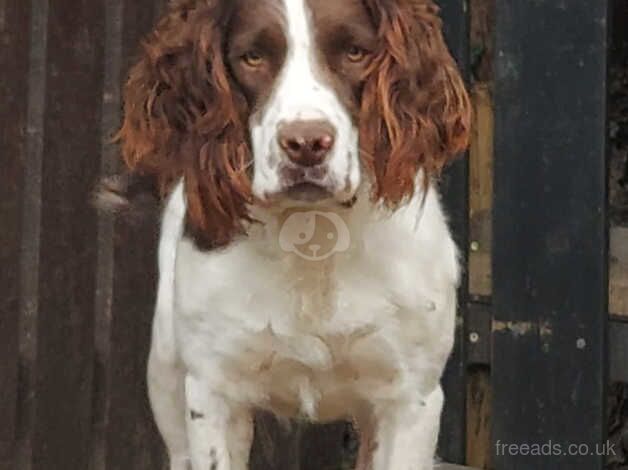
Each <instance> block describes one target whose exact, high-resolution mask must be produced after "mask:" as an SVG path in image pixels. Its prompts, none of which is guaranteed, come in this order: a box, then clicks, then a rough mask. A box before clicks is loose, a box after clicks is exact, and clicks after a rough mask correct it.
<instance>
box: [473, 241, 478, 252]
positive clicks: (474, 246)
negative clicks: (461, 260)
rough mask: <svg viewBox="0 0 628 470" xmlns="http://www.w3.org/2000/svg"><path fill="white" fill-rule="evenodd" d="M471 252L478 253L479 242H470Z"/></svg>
mask: <svg viewBox="0 0 628 470" xmlns="http://www.w3.org/2000/svg"><path fill="white" fill-rule="evenodd" d="M471 251H474V252H475V251H480V242H478V241H472V242H471Z"/></svg>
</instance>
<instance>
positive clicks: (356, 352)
mask: <svg viewBox="0 0 628 470" xmlns="http://www.w3.org/2000/svg"><path fill="white" fill-rule="evenodd" d="M438 13H439V11H438V8H437V6H436V5H435V4H434V3H433V2H432V1H431V0H342V1H340V0H172V1H171V3H170V5H169V6H168V10H167V12H166V14H165V16H164V17H163V18H162V19H161V20H160V22H159V23H158V24H157V26H156V27H155V29H154V31H153V32H152V33H151V34H150V35H148V36H147V37H146V39H145V40H144V42H143V47H142V52H141V55H140V57H139V59H138V62H137V63H136V65H135V66H134V67H133V68H132V70H131V72H130V76H129V79H128V82H127V84H126V87H125V91H124V99H125V105H124V120H123V124H122V127H121V130H120V132H119V141H120V143H121V148H122V154H123V158H124V161H125V162H126V165H127V166H128V169H129V171H130V172H131V174H132V175H137V176H138V177H141V178H144V179H148V180H150V181H151V182H152V184H153V185H154V187H155V188H156V190H157V191H158V193H159V195H160V197H161V198H162V201H163V203H162V207H161V220H162V222H161V232H160V234H161V235H160V242H159V253H158V257H159V259H158V264H159V272H160V277H159V285H158V295H157V305H156V311H155V317H154V324H153V336H152V346H151V352H150V358H149V365H148V385H149V395H150V401H151V405H152V409H153V412H154V416H155V420H156V422H157V425H158V427H159V430H160V432H161V434H162V436H163V438H164V440H165V443H166V445H167V448H168V452H169V456H170V465H171V467H170V468H171V469H172V470H184V469H188V468H191V469H192V470H245V469H246V468H248V460H249V452H250V446H251V441H252V438H253V425H252V422H253V418H252V414H253V411H254V410H258V409H261V410H266V411H270V412H272V413H274V414H275V415H276V416H278V417H280V418H295V417H299V418H306V419H310V420H312V421H320V422H326V421H331V420H338V419H348V420H353V421H354V422H355V423H356V425H357V428H358V429H359V430H360V432H361V433H362V438H363V441H364V442H366V441H368V442H369V443H370V444H369V445H368V449H367V450H366V451H363V452H361V463H360V465H361V466H362V468H368V469H372V470H428V469H432V468H433V459H434V454H435V447H436V441H437V435H438V429H439V419H440V413H441V408H442V405H443V393H442V390H441V388H440V384H439V382H440V378H441V375H442V372H443V368H444V366H445V363H446V361H447V358H448V355H449V354H450V351H451V348H452V344H453V338H454V329H455V311H456V307H457V299H456V290H457V287H458V284H459V266H458V259H457V249H456V246H455V244H454V242H453V241H452V237H451V234H450V231H449V228H448V225H447V222H446V218H445V215H444V213H443V209H442V208H441V204H440V201H439V195H438V190H437V185H436V183H435V181H436V178H437V176H438V174H439V172H440V170H441V169H442V168H443V166H444V165H445V164H446V163H447V162H448V161H450V160H451V159H452V158H454V157H455V156H456V155H457V154H459V153H461V152H463V151H464V150H465V148H466V147H467V144H468V137H469V127H470V104H469V97H468V95H467V92H466V90H465V86H464V82H463V79H462V78H461V76H460V73H459V71H458V70H457V67H456V64H455V62H454V60H453V59H452V57H451V55H450V53H449V51H448V49H447V47H446V45H445V42H444V40H443V35H442V31H441V26H442V25H441V20H440V19H439V15H438ZM364 447H366V445H364V446H363V448H364Z"/></svg>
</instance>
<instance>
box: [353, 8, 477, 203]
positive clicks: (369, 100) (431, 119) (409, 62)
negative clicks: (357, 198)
mask: <svg viewBox="0 0 628 470" xmlns="http://www.w3.org/2000/svg"><path fill="white" fill-rule="evenodd" d="M366 2H367V4H368V6H369V8H370V9H371V12H372V15H373V18H374V20H375V21H376V23H377V25H378V28H379V29H378V34H379V38H380V44H382V47H381V49H380V50H379V51H378V52H377V53H376V54H375V55H374V57H373V61H372V63H371V65H370V68H369V71H368V74H367V81H366V84H365V87H364V94H363V100H362V119H361V130H360V139H361V148H362V150H363V154H364V161H365V163H366V167H367V169H368V170H369V171H370V173H371V176H372V179H373V184H374V194H373V196H374V198H375V199H376V200H378V201H382V202H384V203H385V204H386V205H387V206H389V207H395V206H397V205H398V204H399V203H401V202H403V201H404V200H406V199H407V198H408V197H411V196H412V194H413V193H414V190H415V182H416V175H417V172H418V171H419V170H420V169H423V170H424V171H425V173H426V177H427V178H429V177H430V176H432V175H434V174H438V173H439V172H440V170H441V169H442V168H443V166H444V165H445V164H446V163H447V162H448V161H449V160H451V159H452V158H453V157H454V156H456V155H457V154H459V153H460V152H462V151H463V150H465V148H466V147H467V145H468V139H469V132H470V125H471V106H470V100H469V96H468V94H467V91H466V89H465V85H464V81H463V79H462V77H461V75H460V73H459V71H458V68H457V66H456V63H455V61H454V60H453V58H452V57H451V54H450V53H449V50H448V48H447V46H446V44H445V41H444V39H443V34H442V22H441V20H440V18H439V16H438V13H439V9H438V7H437V6H436V5H435V4H434V3H433V2H432V0H366ZM428 181H429V180H428V179H426V180H425V182H426V183H427V182H428Z"/></svg>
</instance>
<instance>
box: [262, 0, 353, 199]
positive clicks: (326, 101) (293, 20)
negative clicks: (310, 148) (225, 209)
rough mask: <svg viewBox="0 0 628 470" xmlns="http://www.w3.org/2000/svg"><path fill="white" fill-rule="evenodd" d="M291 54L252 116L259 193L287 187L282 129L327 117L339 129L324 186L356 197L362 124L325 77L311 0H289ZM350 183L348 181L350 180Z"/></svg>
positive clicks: (338, 195)
mask: <svg viewBox="0 0 628 470" xmlns="http://www.w3.org/2000/svg"><path fill="white" fill-rule="evenodd" d="M284 8H285V16H286V19H287V31H286V35H287V38H288V55H287V58H286V63H285V64H284V67H283V70H282V71H281V73H280V76H279V78H278V81H277V85H276V86H275V89H274V92H273V94H272V96H271V97H270V99H269V100H268V102H267V103H266V105H265V106H264V107H263V109H262V110H260V111H259V112H258V113H256V114H254V115H253V116H252V117H251V123H250V127H251V140H252V145H253V155H254V159H255V165H254V167H255V169H254V177H253V193H254V194H255V196H257V197H258V198H260V199H265V198H266V197H268V196H269V195H272V194H275V193H277V192H279V191H281V190H282V189H283V188H282V187H281V183H280V179H279V175H278V167H279V166H280V164H281V163H282V160H284V158H283V157H282V152H281V149H280V148H279V144H278V142H277V130H278V129H279V126H280V125H282V124H284V123H289V122H292V121H298V120H324V121H327V122H329V123H330V124H331V125H332V126H333V127H334V128H335V130H336V143H335V146H334V148H333V149H332V151H331V154H330V156H329V157H328V165H329V171H328V173H327V175H326V177H325V180H324V181H320V182H319V183H320V184H321V186H326V187H329V188H333V192H334V193H335V196H336V198H337V199H339V200H342V201H346V200H349V199H351V197H352V196H353V194H354V193H355V191H356V190H357V189H358V186H359V184H360V163H359V160H358V155H359V153H358V130H357V129H356V128H355V126H354V125H353V123H352V121H351V117H350V116H349V113H348V112H347V111H346V109H345V108H344V106H343V105H342V104H341V103H340V101H339V99H338V97H337V96H336V94H335V92H334V90H333V89H332V88H331V87H330V86H329V85H328V84H327V83H325V82H324V81H323V80H322V79H321V78H320V76H319V75H320V73H319V72H320V71H319V70H317V64H316V62H317V59H316V52H315V48H314V47H313V44H314V37H313V32H312V28H311V22H310V14H309V11H308V9H307V5H306V3H305V0H284ZM347 182H348V183H349V184H348V185H347V184H346V183H347Z"/></svg>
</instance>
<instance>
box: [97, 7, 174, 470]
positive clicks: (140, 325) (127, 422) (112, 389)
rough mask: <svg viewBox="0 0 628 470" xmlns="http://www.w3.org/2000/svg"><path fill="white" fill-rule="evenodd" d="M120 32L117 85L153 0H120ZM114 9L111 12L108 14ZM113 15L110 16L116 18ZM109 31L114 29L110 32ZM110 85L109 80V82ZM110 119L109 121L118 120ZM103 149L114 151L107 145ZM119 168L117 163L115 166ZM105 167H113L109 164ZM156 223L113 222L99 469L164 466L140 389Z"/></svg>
mask: <svg viewBox="0 0 628 470" xmlns="http://www.w3.org/2000/svg"><path fill="white" fill-rule="evenodd" d="M119 7H121V11H116V12H115V15H118V14H120V15H121V21H122V29H121V30H119V29H117V28H116V27H115V25H114V24H112V25H111V26H112V28H116V29H115V34H121V38H120V40H121V43H120V44H116V46H115V47H116V48H117V47H120V50H119V51H118V54H121V55H120V57H119V59H120V62H119V64H117V65H119V66H120V67H121V68H120V70H119V75H118V78H119V83H118V85H119V86H122V85H123V82H124V81H125V78H126V75H127V73H128V69H129V67H130V66H131V64H133V63H134V61H135V60H136V58H137V55H138V52H139V44H140V40H141V38H142V37H143V36H144V35H145V34H146V33H148V31H150V29H151V27H152V25H153V23H154V16H155V6H154V2H151V1H149V0H144V1H141V2H138V1H134V0H123V1H122V2H121V4H120V6H119ZM113 13H114V12H112V14H113ZM115 15H114V16H112V20H116V21H117V19H116V18H115ZM112 33H114V31H113V30H112ZM111 86H113V81H112V83H111ZM112 98H113V101H114V103H113V104H112V106H116V107H118V105H119V104H120V100H121V98H120V89H119V88H118V89H117V90H116V91H115V94H114V95H113V96H112ZM116 118H117V119H114V117H113V116H112V117H111V122H110V124H111V125H114V122H115V121H116V120H118V122H117V123H115V124H119V118H120V116H119V115H117V114H116ZM107 152H115V153H116V155H117V153H118V152H117V146H111V147H110V148H108V149H107ZM118 168H119V167H118ZM108 169H109V170H114V171H115V168H114V165H113V163H110V167H109V168H108ZM157 236H158V221H157V220H146V221H145V223H143V224H142V225H141V226H138V227H135V226H129V225H128V224H127V223H126V222H125V221H123V220H118V221H116V222H115V223H114V238H113V242H114V244H113V247H112V255H113V265H114V272H113V284H112V287H111V291H110V299H109V303H110V308H111V318H110V320H109V339H110V341H111V344H110V345H109V348H110V352H109V357H108V360H109V363H108V364H107V373H108V375H107V381H108V384H109V393H108V395H107V402H106V416H105V424H106V430H105V438H104V439H105V443H104V447H105V450H104V454H105V457H104V459H105V465H104V467H105V469H106V470H115V469H118V468H155V469H160V468H165V465H166V458H165V450H164V446H163V443H162V441H161V438H160V436H159V435H158V433H157V430H156V428H155V424H154V422H153V417H152V413H151V411H150V408H149V404H148V393H147V390H146V360H147V358H148V348H149V345H150V331H151V323H152V316H153V310H154V303H155V295H156V289H157V266H156V263H157V255H156V245H157Z"/></svg>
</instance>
